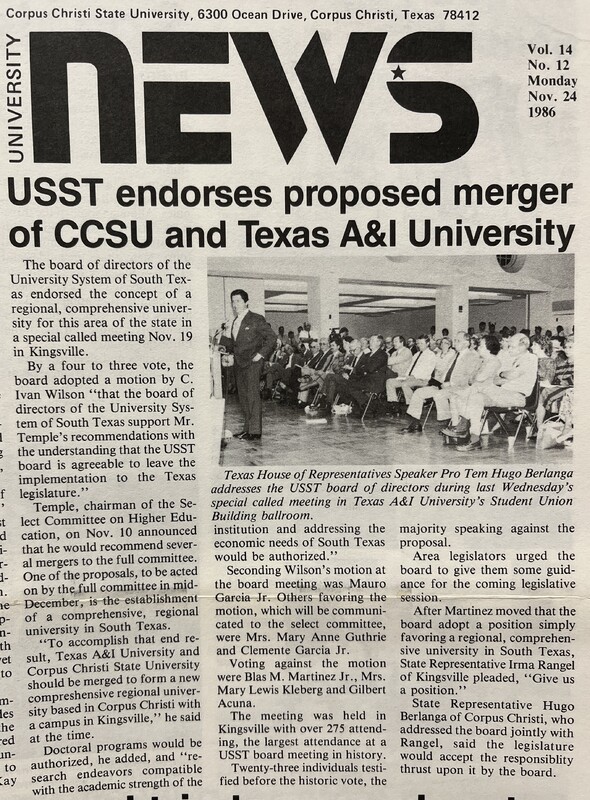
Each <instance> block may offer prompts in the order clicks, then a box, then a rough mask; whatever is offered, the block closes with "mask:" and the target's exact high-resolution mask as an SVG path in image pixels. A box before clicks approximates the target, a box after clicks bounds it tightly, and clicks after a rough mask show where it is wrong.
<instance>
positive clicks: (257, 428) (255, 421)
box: [219, 289, 277, 440]
mask: <svg viewBox="0 0 590 800" xmlns="http://www.w3.org/2000/svg"><path fill="white" fill-rule="evenodd" d="M230 297H231V304H232V308H233V311H234V314H235V317H234V320H233V322H232V323H231V325H230V326H227V327H226V331H225V335H224V336H222V337H221V339H220V342H219V343H220V344H221V345H222V346H224V347H225V349H226V350H227V352H229V353H233V355H234V370H235V375H236V386H237V390H238V398H239V401H240V405H241V406H242V412H243V414H244V430H243V431H242V432H241V433H238V435H237V437H236V438H238V439H247V440H251V439H260V438H261V436H262V401H261V398H260V377H261V374H262V369H263V367H264V362H265V359H267V358H268V357H269V356H270V354H271V353H272V351H273V350H274V347H275V344H276V340H277V336H276V333H275V332H274V331H273V329H272V328H271V327H270V325H269V324H268V322H267V321H266V320H265V319H264V317H263V316H262V315H260V314H254V313H253V312H252V311H250V309H249V308H248V300H249V298H248V293H247V292H246V291H244V289H235V290H234V291H233V292H232V293H231V295H230Z"/></svg>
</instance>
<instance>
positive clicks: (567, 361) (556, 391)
mask: <svg viewBox="0 0 590 800" xmlns="http://www.w3.org/2000/svg"><path fill="white" fill-rule="evenodd" d="M552 341H553V340H552ZM564 356H565V357H564V358H563V357H559V356H558V357H556V363H555V373H554V375H553V379H552V380H551V381H550V382H548V381H543V382H542V383H541V392H540V394H539V405H538V406H537V427H539V426H540V425H542V424H543V420H544V419H545V417H546V415H547V414H548V413H551V412H553V411H558V410H559V406H560V404H561V401H562V399H563V397H564V395H565V394H566V392H567V391H568V389H570V388H571V387H572V386H573V385H574V337H573V336H570V337H568V339H567V340H566V342H565V352H564Z"/></svg>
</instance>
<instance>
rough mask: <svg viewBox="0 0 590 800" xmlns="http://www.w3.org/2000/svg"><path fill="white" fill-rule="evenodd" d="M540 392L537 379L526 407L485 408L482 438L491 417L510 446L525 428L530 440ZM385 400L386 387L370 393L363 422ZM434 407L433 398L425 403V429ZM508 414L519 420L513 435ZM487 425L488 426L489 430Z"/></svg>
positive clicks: (423, 426)
mask: <svg viewBox="0 0 590 800" xmlns="http://www.w3.org/2000/svg"><path fill="white" fill-rule="evenodd" d="M539 392H540V385H539V379H538V378H537V380H536V381H535V385H534V387H533V391H532V392H531V393H530V395H529V396H528V397H527V398H526V401H525V404H524V406H487V407H486V408H484V412H483V415H482V419H481V427H480V430H479V435H480V436H482V435H485V434H486V433H491V430H489V418H490V416H492V417H493V418H494V421H495V425H494V426H493V429H495V428H496V427H497V426H499V427H500V429H501V430H502V431H503V432H504V434H505V435H506V437H507V438H508V441H509V443H510V444H513V443H514V441H516V439H517V438H518V435H519V433H520V431H521V430H522V429H523V426H524V430H525V434H526V438H529V436H530V435H531V434H532V431H533V429H534V427H535V424H536V419H537V406H538V404H539ZM401 399H402V398H401V397H400V400H401ZM384 400H385V386H384V387H383V389H382V390H381V391H375V392H370V394H369V397H368V399H367V402H366V403H365V407H364V409H363V413H362V415H361V421H364V419H365V417H366V415H367V412H368V411H369V409H370V408H371V405H372V404H373V403H375V402H380V401H384ZM434 406H435V402H434V399H432V398H431V399H430V400H428V401H427V402H426V403H425V409H426V413H425V416H424V419H423V420H422V428H423V429H424V428H425V427H426V425H427V423H428V420H429V418H430V414H431V412H432V409H433V408H434ZM507 414H515V415H516V416H517V418H518V425H517V428H516V432H515V433H511V432H510V430H509V429H508V427H507V425H506V419H505V418H506V415H507ZM486 425H487V426H488V428H487V429H486Z"/></svg>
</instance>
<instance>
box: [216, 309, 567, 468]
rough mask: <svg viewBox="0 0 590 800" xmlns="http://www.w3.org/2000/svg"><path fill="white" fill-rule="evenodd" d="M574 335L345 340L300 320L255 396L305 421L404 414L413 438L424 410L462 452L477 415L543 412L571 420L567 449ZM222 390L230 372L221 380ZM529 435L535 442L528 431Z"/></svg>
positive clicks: (480, 333)
mask: <svg viewBox="0 0 590 800" xmlns="http://www.w3.org/2000/svg"><path fill="white" fill-rule="evenodd" d="M573 341H574V340H573V334H572V335H570V336H566V335H565V333H564V330H563V328H562V327H561V326H557V328H556V330H555V331H552V330H545V331H543V330H542V328H541V327H540V326H538V327H536V328H535V329H534V331H533V332H531V331H530V330H526V329H524V330H521V331H517V330H516V328H514V327H512V328H508V327H507V326H504V327H503V328H502V329H501V330H498V331H497V330H496V326H495V325H494V323H492V322H490V323H485V322H481V323H480V324H479V327H478V330H477V331H475V330H473V329H472V328H470V329H469V330H467V331H458V332H457V333H455V334H454V336H452V337H451V336H449V331H448V330H447V329H445V328H443V329H442V331H441V333H440V335H439V336H437V335H436V332H435V330H434V328H431V330H430V331H429V333H428V334H420V335H418V336H416V337H404V336H401V335H382V334H374V335H372V336H370V337H368V338H366V337H359V338H354V337H353V336H351V335H350V334H349V331H348V330H347V329H346V328H340V329H333V330H332V331H330V332H329V334H328V335H326V336H319V335H318V334H317V333H316V332H314V331H312V329H311V326H310V325H309V323H304V324H303V325H301V326H300V327H299V328H298V330H297V332H294V331H288V332H287V333H285V330H284V327H283V326H280V327H279V328H278V335H277V338H276V343H275V348H274V350H273V352H272V353H271V354H270V355H269V356H268V357H267V358H266V359H265V362H264V366H263V367H262V370H261V375H260V391H261V396H262V399H264V400H271V399H273V400H275V401H277V402H281V403H286V404H291V405H293V406H295V407H297V408H299V409H301V410H302V411H304V410H305V411H307V413H313V414H322V413H324V414H329V413H330V412H331V411H332V409H333V407H334V406H335V405H338V406H339V407H340V408H342V406H343V405H348V407H349V409H350V412H351V413H352V414H355V415H357V416H363V415H365V414H367V413H370V414H372V415H392V416H393V415H395V416H404V417H405V425H404V427H403V428H401V429H400V433H401V434H404V435H407V434H414V433H419V432H420V431H422V422H421V419H422V417H423V414H424V411H425V408H426V407H427V405H428V406H429V405H430V404H431V403H433V404H434V406H435V408H436V416H437V419H438V421H439V422H440V423H442V425H441V433H442V434H443V435H444V440H445V442H446V443H453V444H455V445H456V447H457V449H459V450H461V451H464V452H469V451H472V450H477V449H479V448H481V438H480V435H481V421H482V414H483V411H484V409H485V408H489V407H493V408H496V409H498V408H500V409H511V410H512V411H510V412H505V413H504V414H503V415H502V419H503V420H505V422H506V424H510V422H511V416H512V419H513V420H517V419H518V414H519V411H518V409H524V408H527V409H528V410H531V404H534V403H535V402H536V408H533V409H532V410H533V411H534V413H533V414H531V416H532V417H534V415H535V414H536V420H537V423H536V424H537V426H540V425H541V424H542V422H543V420H545V419H546V418H547V417H548V416H549V415H556V414H559V413H560V408H561V407H562V406H563V408H564V409H566V408H567V409H568V412H567V413H568V414H570V417H569V419H568V420H567V423H566V425H565V429H566V430H567V434H564V438H565V439H566V440H567V442H571V440H572V438H573V425H572V422H571V412H570V411H569V409H571V401H572V395H573V363H574V359H573ZM226 378H227V387H226V388H227V389H228V390H229V391H231V375H229V374H228V375H227V376H226ZM529 434H530V435H532V436H534V435H535V431H534V430H533V431H530V430H529Z"/></svg>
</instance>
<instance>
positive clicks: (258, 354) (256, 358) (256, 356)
mask: <svg viewBox="0 0 590 800" xmlns="http://www.w3.org/2000/svg"><path fill="white" fill-rule="evenodd" d="M261 358H262V356H261V355H260V353H256V355H255V356H254V357H253V359H252V361H260V359H261Z"/></svg>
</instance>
